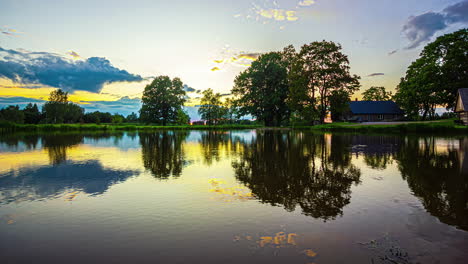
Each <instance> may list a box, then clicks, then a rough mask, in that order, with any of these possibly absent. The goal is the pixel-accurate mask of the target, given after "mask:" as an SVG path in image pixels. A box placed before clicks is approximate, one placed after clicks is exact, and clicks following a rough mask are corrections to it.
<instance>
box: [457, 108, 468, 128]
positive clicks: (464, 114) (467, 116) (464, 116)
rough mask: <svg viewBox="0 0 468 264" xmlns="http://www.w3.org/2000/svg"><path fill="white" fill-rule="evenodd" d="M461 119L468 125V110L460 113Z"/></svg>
mask: <svg viewBox="0 0 468 264" xmlns="http://www.w3.org/2000/svg"><path fill="white" fill-rule="evenodd" d="M459 116H460V120H461V121H462V122H463V124H464V125H467V126H468V112H466V111H465V112H460V113H459Z"/></svg>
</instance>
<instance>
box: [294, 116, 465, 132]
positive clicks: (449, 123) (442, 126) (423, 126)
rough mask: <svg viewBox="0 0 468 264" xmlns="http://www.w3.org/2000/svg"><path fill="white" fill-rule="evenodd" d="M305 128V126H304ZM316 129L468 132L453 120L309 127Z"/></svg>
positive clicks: (337, 130)
mask: <svg viewBox="0 0 468 264" xmlns="http://www.w3.org/2000/svg"><path fill="white" fill-rule="evenodd" d="M303 128H305V127H303ZM307 129H311V130H315V131H330V132H351V133H451V134H461V133H463V134H467V135H468V126H462V125H457V124H455V122H454V121H453V120H443V121H432V122H414V123H405V124H388V125H385V124H382V125H380V124H373V125H365V124H362V125H361V124H353V123H334V124H325V125H318V126H312V127H307Z"/></svg>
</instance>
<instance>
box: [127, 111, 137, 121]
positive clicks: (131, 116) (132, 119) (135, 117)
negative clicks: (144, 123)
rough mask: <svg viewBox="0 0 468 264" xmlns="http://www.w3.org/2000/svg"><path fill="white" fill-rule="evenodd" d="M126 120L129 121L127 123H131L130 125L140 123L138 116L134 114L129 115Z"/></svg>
mask: <svg viewBox="0 0 468 264" xmlns="http://www.w3.org/2000/svg"><path fill="white" fill-rule="evenodd" d="M125 119H127V122H129V123H136V122H138V116H137V115H136V114H135V113H133V112H132V113H131V114H129V115H128V116H127V117H126V118H125Z"/></svg>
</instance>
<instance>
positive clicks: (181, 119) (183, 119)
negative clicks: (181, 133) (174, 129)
mask: <svg viewBox="0 0 468 264" xmlns="http://www.w3.org/2000/svg"><path fill="white" fill-rule="evenodd" d="M176 123H177V125H188V124H190V116H189V115H188V114H187V112H185V111H184V110H183V109H182V108H181V109H179V110H178V111H177V121H176Z"/></svg>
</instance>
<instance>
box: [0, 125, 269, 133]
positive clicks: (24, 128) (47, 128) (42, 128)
mask: <svg viewBox="0 0 468 264" xmlns="http://www.w3.org/2000/svg"><path fill="white" fill-rule="evenodd" d="M259 127H261V126H259V125H239V124H232V125H217V126H203V125H194V126H190V125H185V126H154V125H138V124H100V125H97V124H38V125H31V124H14V123H0V131H3V132H55V131H60V132H67V131H109V132H112V131H151V130H164V129H165V130H210V129H254V128H259Z"/></svg>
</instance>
